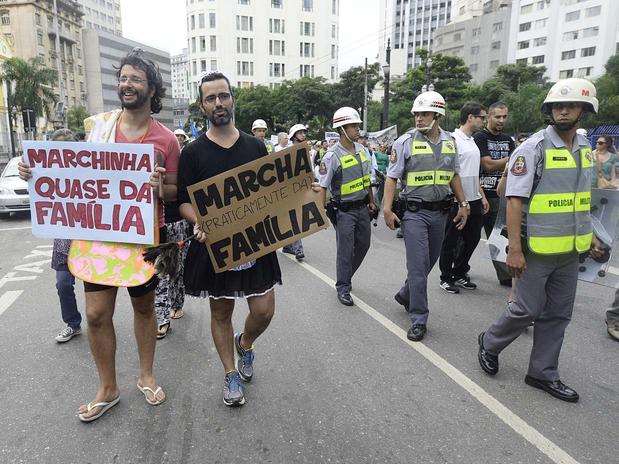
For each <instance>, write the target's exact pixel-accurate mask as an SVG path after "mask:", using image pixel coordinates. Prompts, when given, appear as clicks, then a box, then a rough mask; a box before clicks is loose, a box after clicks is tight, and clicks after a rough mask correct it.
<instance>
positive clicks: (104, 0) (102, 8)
mask: <svg viewBox="0 0 619 464" xmlns="http://www.w3.org/2000/svg"><path fill="white" fill-rule="evenodd" d="M80 3H81V5H82V8H83V11H84V18H83V19H84V22H83V25H84V28H85V29H95V30H97V31H103V32H109V33H110V34H114V35H118V36H120V35H122V21H121V14H120V0H81V1H80Z"/></svg>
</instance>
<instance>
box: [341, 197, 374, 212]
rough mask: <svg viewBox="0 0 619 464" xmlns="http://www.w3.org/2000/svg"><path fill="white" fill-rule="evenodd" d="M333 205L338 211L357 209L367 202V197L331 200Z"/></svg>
mask: <svg viewBox="0 0 619 464" xmlns="http://www.w3.org/2000/svg"><path fill="white" fill-rule="evenodd" d="M332 203H333V206H335V208H336V209H339V210H340V211H350V210H353V209H359V208H362V207H364V206H366V205H367V204H368V203H369V198H368V197H365V198H364V199H363V200H354V201H333V200H332Z"/></svg>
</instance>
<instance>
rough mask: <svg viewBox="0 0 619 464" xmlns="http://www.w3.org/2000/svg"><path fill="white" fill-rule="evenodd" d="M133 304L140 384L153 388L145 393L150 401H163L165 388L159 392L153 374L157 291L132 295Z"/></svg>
mask: <svg viewBox="0 0 619 464" xmlns="http://www.w3.org/2000/svg"><path fill="white" fill-rule="evenodd" d="M131 304H132V306H133V332H134V334H135V341H136V342H137V345H138V355H139V357H140V375H139V377H138V384H139V385H140V386H142V387H148V388H150V389H151V390H152V391H148V390H147V391H146V392H145V393H144V394H145V395H146V397H147V399H148V401H149V402H151V403H153V402H162V401H163V400H164V399H165V393H164V392H163V390H160V391H159V392H157V388H158V385H157V382H156V381H155V377H154V376H153V362H154V359H155V346H156V342H157V318H156V317H155V291H154V290H153V291H151V292H148V293H147V294H146V295H144V296H140V297H136V298H133V297H132V298H131ZM154 392H157V394H154Z"/></svg>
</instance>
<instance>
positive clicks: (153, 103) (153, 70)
mask: <svg viewBox="0 0 619 464" xmlns="http://www.w3.org/2000/svg"><path fill="white" fill-rule="evenodd" d="M125 65H129V66H133V67H134V68H137V69H140V70H142V71H144V73H145V74H146V79H147V80H148V87H149V88H150V89H154V90H155V93H154V94H153V96H152V97H151V99H150V112H151V113H153V114H157V113H159V112H160V111H161V108H162V107H163V104H162V103H161V100H162V99H163V98H164V97H165V92H166V89H165V88H164V87H163V78H162V77H161V72H160V71H159V66H157V65H156V64H155V62H154V61H152V60H149V59H148V58H146V55H145V53H144V50H142V49H141V48H134V49H133V50H131V52H129V53H128V54H127V56H125V57H124V58H123V59H122V60H121V61H120V65H119V66H118V67H116V66H114V69H116V70H117V71H116V78H120V70H121V69H122V68H123V66H125Z"/></svg>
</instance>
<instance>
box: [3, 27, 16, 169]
mask: <svg viewBox="0 0 619 464" xmlns="http://www.w3.org/2000/svg"><path fill="white" fill-rule="evenodd" d="M12 57H13V43H12V41H9V40H8V39H7V38H6V36H5V35H4V34H0V65H1V64H2V63H4V61H6V60H8V59H9V58H12ZM7 90H8V89H7V86H6V82H2V83H0V167H3V166H4V163H6V162H7V161H8V159H9V158H10V157H11V156H12V154H13V151H15V152H17V150H16V148H17V145H18V140H17V136H18V133H19V132H18V131H16V130H15V126H16V125H17V122H18V121H19V118H17V117H16V116H17V108H16V109H15V112H13V111H12V107H9V104H8V101H7V97H8V95H7ZM9 118H12V119H11V122H13V123H14V126H13V134H11V131H10V130H9ZM11 136H12V138H11ZM12 144H15V145H14V146H12ZM14 148H15V150H13V149H14Z"/></svg>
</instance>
